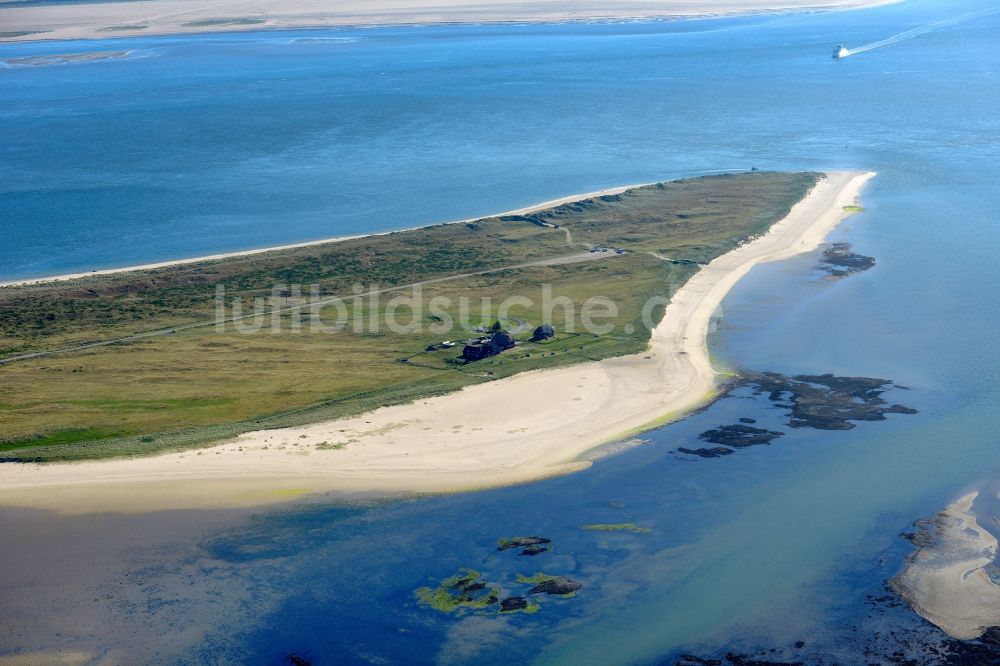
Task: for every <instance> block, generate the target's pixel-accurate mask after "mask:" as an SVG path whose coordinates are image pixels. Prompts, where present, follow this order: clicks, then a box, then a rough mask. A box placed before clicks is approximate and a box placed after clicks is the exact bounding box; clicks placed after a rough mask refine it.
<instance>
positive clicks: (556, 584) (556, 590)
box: [517, 574, 583, 596]
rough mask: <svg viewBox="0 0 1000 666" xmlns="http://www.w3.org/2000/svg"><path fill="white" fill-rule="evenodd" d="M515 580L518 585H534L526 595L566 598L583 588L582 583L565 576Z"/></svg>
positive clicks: (544, 576) (540, 576) (519, 577)
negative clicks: (553, 595) (550, 595)
mask: <svg viewBox="0 0 1000 666" xmlns="http://www.w3.org/2000/svg"><path fill="white" fill-rule="evenodd" d="M517 580H518V582H519V583H534V587H532V588H531V589H530V590H528V594H555V595H558V596H567V595H571V594H575V593H576V591H577V590H579V589H580V588H581V587H583V583H578V582H576V581H575V580H570V579H569V578H566V577H565V576H550V575H548V574H535V575H534V576H531V577H530V578H528V577H525V576H518V577H517Z"/></svg>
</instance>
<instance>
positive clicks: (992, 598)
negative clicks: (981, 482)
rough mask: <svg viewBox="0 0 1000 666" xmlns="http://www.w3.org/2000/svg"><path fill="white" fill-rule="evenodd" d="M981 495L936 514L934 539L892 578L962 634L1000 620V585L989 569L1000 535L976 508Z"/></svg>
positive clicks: (921, 608) (932, 616) (913, 601)
mask: <svg viewBox="0 0 1000 666" xmlns="http://www.w3.org/2000/svg"><path fill="white" fill-rule="evenodd" d="M978 495H979V493H978V492H973V493H969V494H968V495H965V496H964V497H962V498H960V499H958V500H957V501H955V502H954V503H953V504H951V505H949V506H948V508H946V509H945V510H944V511H942V512H941V513H939V514H938V515H937V516H935V517H934V522H933V526H932V528H931V530H932V531H931V533H930V536H931V539H932V542H931V544H930V545H926V546H922V547H921V548H919V550H917V551H916V552H915V553H914V554H913V556H911V557H910V559H909V561H908V562H907V565H906V568H905V569H904V570H903V573H901V574H900V575H899V576H897V577H896V578H894V579H892V581H891V585H892V587H893V589H894V590H896V592H897V593H899V595H900V596H902V597H903V598H904V599H906V601H907V602H908V603H909V604H910V606H912V607H913V609H914V610H915V611H917V612H918V613H920V615H922V616H923V617H924V618H926V619H927V620H929V621H930V622H933V623H934V624H936V625H937V626H939V627H940V628H941V629H943V630H944V631H946V632H947V633H948V634H949V635H950V636H952V637H953V638H958V639H961V640H972V639H974V638H979V637H980V636H982V634H983V632H984V631H986V629H988V628H989V627H993V626H998V625H1000V585H997V584H996V583H994V582H993V581H992V579H990V576H989V574H987V573H986V567H987V566H988V565H990V564H992V563H993V560H994V558H995V557H996V554H997V540H996V537H994V536H993V535H992V534H990V533H989V532H988V531H986V530H985V529H984V528H983V527H982V526H981V525H980V524H979V523H978V522H977V521H976V516H975V515H974V514H973V512H972V506H973V503H974V502H975V500H976V497H978Z"/></svg>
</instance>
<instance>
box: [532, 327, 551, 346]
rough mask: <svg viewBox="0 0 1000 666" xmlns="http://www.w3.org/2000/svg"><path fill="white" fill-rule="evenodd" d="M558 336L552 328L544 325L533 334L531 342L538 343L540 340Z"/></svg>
mask: <svg viewBox="0 0 1000 666" xmlns="http://www.w3.org/2000/svg"><path fill="white" fill-rule="evenodd" d="M555 334H556V332H555V331H554V330H552V327H551V326H549V325H548V324H542V325H541V326H539V327H538V328H536V329H535V332H534V333H532V334H531V341H532V342H538V341H539V340H548V339H549V338H551V337H553V336H554V335H555Z"/></svg>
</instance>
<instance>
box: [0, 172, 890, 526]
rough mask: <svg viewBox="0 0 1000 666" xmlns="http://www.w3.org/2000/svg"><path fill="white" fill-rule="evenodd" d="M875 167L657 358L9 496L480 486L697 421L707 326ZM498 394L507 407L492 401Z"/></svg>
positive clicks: (69, 478)
mask: <svg viewBox="0 0 1000 666" xmlns="http://www.w3.org/2000/svg"><path fill="white" fill-rule="evenodd" d="M874 175H875V174H874V173H871V172H867V173H866V172H844V171H840V172H828V173H827V174H826V177H825V178H824V179H822V180H821V181H820V182H819V183H818V184H817V185H816V186H815V187H814V188H813V190H811V191H810V192H809V194H808V195H807V196H806V197H805V198H804V199H802V200H801V201H799V202H798V203H797V204H795V206H794V207H793V208H792V209H791V211H790V212H789V213H788V215H787V216H786V217H785V218H783V219H782V220H780V221H778V222H776V223H775V224H774V225H773V226H772V227H771V229H770V230H769V231H768V232H767V233H766V234H765V235H764V236H762V237H761V238H759V239H757V240H755V241H753V242H750V243H746V244H745V245H743V246H741V247H738V248H736V249H734V250H732V251H730V252H728V253H727V254H724V255H722V256H720V257H718V258H716V259H715V260H713V261H712V262H711V263H710V264H708V265H707V266H703V267H702V268H701V269H700V270H699V271H698V272H697V273H696V274H695V275H694V276H693V277H692V278H691V279H690V280H688V282H687V283H685V284H684V286H683V287H682V288H681V289H679V290H678V291H677V293H676V294H675V295H674V297H673V299H672V300H671V301H670V303H669V305H668V306H667V308H666V312H665V314H664V316H663V319H662V320H661V321H660V323H659V324H658V325H657V326H656V328H655V329H654V330H653V331H652V335H651V337H650V343H649V348H648V350H647V351H646V352H644V353H641V354H634V355H630V356H622V357H616V358H611V359H607V360H604V361H600V362H589V363H582V364H579V365H573V366H568V367H564V368H557V369H551V370H539V371H534V372H528V373H523V374H519V375H515V376H512V377H509V378H506V379H501V380H497V381H493V382H487V383H484V384H477V385H474V386H470V387H467V388H465V389H463V390H461V391H458V392H456V393H452V394H449V395H445V396H441V397H437V398H430V399H426V400H418V401H416V402H413V403H409V404H404V405H397V406H393V407H384V408H381V409H378V410H375V411H373V412H368V413H366V414H361V415H358V416H354V417H348V418H343V419H339V420H336V421H332V422H326V423H316V424H311V425H308V426H301V427H295V428H285V429H279V430H260V431H255V432H250V433H246V434H243V435H241V436H239V437H237V438H236V439H235V440H230V441H228V442H226V443H224V444H220V445H216V446H214V447H211V448H205V449H198V450H189V451H183V452H178V453H169V454H162V455H157V456H151V457H144V458H130V459H112V460H105V461H88V462H74V463H49V464H44V465H41V464H37V463H25V464H17V465H0V506H19V507H30V508H40V509H52V510H57V511H61V512H70V513H73V512H79V513H87V512H93V511H125V512H141V511H149V510H157V509H173V508H207V507H245V506H256V505H264V504H273V503H278V502H287V501H290V500H292V499H295V498H297V497H301V496H305V495H309V494H314V493H323V492H326V493H338V494H340V493H374V494H381V495H386V494H396V493H442V492H459V491H469V490H477V489H483V488H489V487H499V486H506V485H514V484H518V483H525V482H530V481H535V480H539V479H542V478H546V477H551V476H557V475H562V474H567V473H570V472H573V471H578V470H581V469H585V468H587V467H589V466H590V464H591V463H590V462H589V461H587V460H583V459H581V456H583V455H584V454H586V453H587V452H588V451H591V450H593V449H595V448H597V447H600V446H602V445H605V444H608V443H611V442H615V441H619V440H622V439H625V438H627V437H629V436H631V435H632V434H634V433H636V432H641V431H643V430H648V429H650V428H653V427H657V426H660V425H662V424H664V423H668V422H670V421H674V420H677V419H680V418H683V417H684V416H685V415H687V414H688V413H690V412H691V411H692V410H694V409H696V408H698V407H700V406H702V405H704V404H706V403H707V402H708V401H709V400H711V399H712V398H713V396H714V395H715V394H716V392H717V389H718V380H719V377H720V375H721V374H722V373H721V372H720V371H719V370H717V369H716V368H715V367H713V365H712V362H711V359H710V357H709V352H708V346H707V335H708V329H709V324H710V321H711V317H712V315H713V313H714V312H715V310H716V308H717V307H718V305H719V304H720V303H721V302H722V300H723V298H724V297H725V296H726V294H728V292H729V291H730V289H732V287H733V286H734V285H735V284H736V283H737V282H738V281H739V280H740V279H741V278H742V277H743V276H744V275H746V274H747V273H748V272H749V271H750V270H751V269H752V268H753V267H754V266H756V265H757V264H759V263H764V262H771V261H778V260H781V259H786V258H788V257H792V256H795V255H797V254H801V253H804V252H809V251H811V250H814V249H815V248H817V247H818V246H819V245H820V244H821V243H822V242H823V240H824V239H825V238H826V236H827V235H828V234H829V233H830V232H831V231H832V230H833V229H834V228H835V227H836V226H837V225H838V224H839V223H840V222H841V221H843V220H844V219H846V218H847V217H849V216H850V215H851V214H852V213H851V212H850V211H849V210H846V207H848V206H852V205H855V204H857V203H858V198H859V195H860V192H861V189H862V188H863V187H864V185H865V184H866V183H867V182H868V180H870V179H871V178H872V177H873V176H874ZM547 203H548V204H549V205H550V203H551V202H547ZM543 205H545V204H543ZM500 404H502V405H504V406H505V412H504V413H497V412H498V411H499V410H483V406H484V405H500ZM470 415H473V416H472V417H470ZM331 445H332V446H331ZM341 445H342V446H341ZM123 507H126V508H124V509H123Z"/></svg>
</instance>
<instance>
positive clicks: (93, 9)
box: [0, 0, 899, 41]
mask: <svg viewBox="0 0 1000 666" xmlns="http://www.w3.org/2000/svg"><path fill="white" fill-rule="evenodd" d="M898 1H899V0H620V1H617V2H614V3H608V2H596V1H595V0H577V1H574V2H566V1H565V0H534V1H532V2H524V1H521V2H517V1H514V2H511V1H510V0H434V1H433V2H432V1H429V0H405V1H404V0H341V1H339V2H335V3H333V2H328V1H325V0H214V1H213V0H141V1H138V2H106V3H93V4H90V3H88V4H59V5H50V6H38V7H30V6H27V7H25V6H19V7H11V8H7V9H3V8H2V4H0V12H2V14H0V16H2V20H0V21H2V24H3V26H4V27H3V30H2V33H3V34H4V36H3V37H0V40H5V41H6V40H11V41H32V40H38V39H95V38H102V37H123V36H135V35H152V34H176V33H190V32H222V31H234V30H261V29H265V28H266V29H274V28H301V27H332V26H369V25H399V24H433V23H501V22H557V21H593V20H614V19H652V18H678V17H697V16H720V15H730V14H749V13H759V12H784V11H817V10H829V9H855V8H860V7H871V6H875V5H882V4H889V3H891V2H898ZM22 33H23V34H22Z"/></svg>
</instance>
